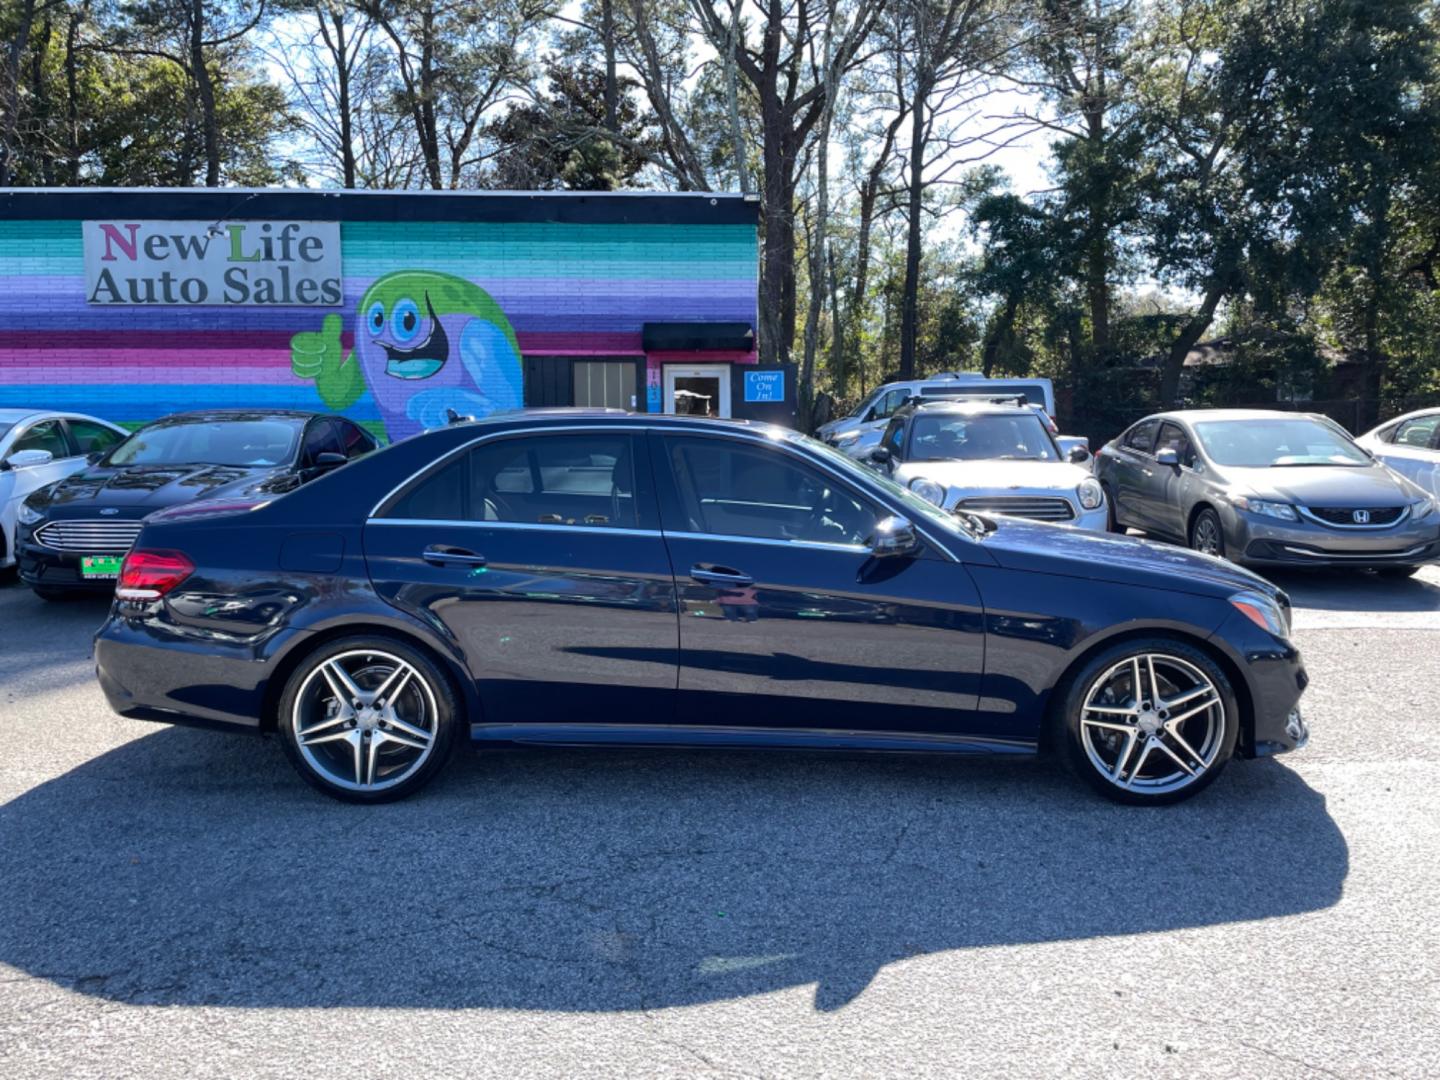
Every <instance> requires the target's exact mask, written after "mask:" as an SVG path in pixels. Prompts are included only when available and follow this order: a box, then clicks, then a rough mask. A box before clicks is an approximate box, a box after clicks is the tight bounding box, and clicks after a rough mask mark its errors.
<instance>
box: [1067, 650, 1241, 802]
mask: <svg viewBox="0 0 1440 1080" xmlns="http://www.w3.org/2000/svg"><path fill="white" fill-rule="evenodd" d="M1145 657H1151V658H1153V659H1154V660H1155V661H1156V670H1157V677H1158V680H1159V681H1160V682H1161V684H1162V691H1163V690H1164V689H1165V688H1166V685H1167V684H1168V685H1173V686H1174V687H1175V691H1176V692H1175V693H1172V694H1163V693H1162V698H1163V697H1179V696H1182V695H1183V694H1184V693H1186V692H1189V691H1190V690H1192V689H1194V687H1182V686H1180V684H1179V683H1177V682H1173V680H1172V675H1177V674H1178V673H1184V672H1186V671H1194V672H1196V673H1198V674H1199V675H1200V676H1203V678H1204V679H1206V680H1208V682H1209V685H1210V687H1211V688H1212V689H1213V703H1212V705H1211V706H1210V708H1208V709H1204V708H1203V706H1204V702H1205V700H1206V697H1208V696H1210V695H1206V696H1205V697H1200V698H1198V699H1194V700H1198V701H1199V702H1200V705H1199V706H1195V705H1192V704H1191V703H1189V702H1187V703H1185V705H1184V706H1183V707H1184V708H1185V709H1186V710H1187V711H1189V710H1191V709H1194V708H1201V709H1202V710H1203V711H1201V712H1200V713H1198V714H1197V716H1195V717H1191V718H1190V719H1188V720H1185V719H1182V720H1180V721H1179V722H1178V723H1177V730H1178V731H1179V739H1180V740H1181V741H1176V739H1175V736H1174V734H1173V733H1172V732H1170V730H1169V725H1168V723H1165V724H1163V725H1162V726H1161V728H1160V729H1159V732H1160V742H1162V743H1164V744H1165V745H1168V747H1169V750H1168V751H1167V750H1164V749H1162V748H1158V747H1151V746H1150V745H1149V742H1148V741H1147V742H1146V743H1145V744H1143V746H1142V744H1141V743H1140V742H1139V738H1140V737H1145V738H1146V739H1147V740H1148V739H1149V738H1150V737H1151V736H1153V735H1154V734H1155V733H1154V732H1147V731H1146V730H1145V729H1144V728H1142V727H1141V726H1140V723H1141V718H1139V717H1137V718H1136V721H1135V725H1134V730H1135V736H1136V738H1135V740H1134V741H1133V742H1129V743H1128V745H1127V740H1128V738H1129V737H1128V736H1127V735H1124V734H1121V733H1120V732H1118V731H1112V730H1111V728H1110V727H1108V726H1107V727H1103V728H1102V727H1098V726H1096V725H1098V724H1102V723H1104V724H1109V722H1110V720H1114V721H1115V726H1117V727H1118V726H1126V724H1127V721H1126V719H1125V718H1124V717H1109V714H1107V713H1097V712H1094V711H1088V710H1087V709H1086V708H1085V706H1086V703H1087V702H1088V701H1090V699H1091V695H1092V693H1093V692H1096V691H1098V690H1100V689H1101V684H1102V683H1103V682H1104V681H1105V680H1106V679H1107V677H1111V678H1112V682H1113V678H1114V677H1113V676H1112V673H1113V672H1115V671H1116V670H1117V668H1122V667H1124V666H1125V665H1127V662H1132V661H1134V660H1135V659H1137V658H1139V659H1140V663H1141V665H1142V666H1141V677H1142V684H1143V681H1144V680H1145V679H1147V678H1148V668H1147V667H1146V666H1145V660H1144V659H1143V658H1145ZM1170 663H1173V665H1174V667H1173V668H1172V667H1169V666H1167V664H1170ZM1119 679H1120V680H1121V681H1122V682H1123V680H1124V675H1123V673H1122V674H1121V675H1120V676H1119ZM1196 685H1198V682H1197V684H1196ZM1141 692H1142V693H1145V689H1144V687H1143V685H1142V690H1141ZM1151 696H1153V695H1151ZM1054 700H1055V704H1054V706H1053V708H1052V712H1051V718H1050V721H1051V731H1050V733H1051V748H1052V750H1053V751H1054V752H1055V754H1056V755H1057V756H1058V757H1059V758H1060V759H1061V760H1062V761H1063V762H1064V764H1065V765H1066V767H1067V768H1068V769H1069V770H1070V771H1071V772H1073V773H1075V774H1077V775H1078V776H1080V777H1082V778H1083V779H1084V780H1085V782H1086V783H1088V784H1089V785H1090V786H1091V787H1093V788H1094V789H1095V790H1096V791H1098V792H1099V793H1100V794H1102V795H1104V796H1105V797H1106V798H1109V799H1113V800H1114V801H1116V802H1120V803H1127V804H1129V805H1132V806H1163V805H1168V804H1170V803H1177V802H1181V801H1183V800H1185V799H1188V798H1190V797H1192V796H1194V795H1197V794H1199V793H1200V792H1201V791H1204V790H1205V788H1207V787H1209V786H1210V785H1211V784H1212V783H1214V782H1215V778H1216V777H1217V776H1219V775H1220V772H1221V771H1222V770H1223V769H1224V767H1225V765H1226V763H1227V762H1228V761H1229V760H1230V758H1231V757H1232V756H1233V755H1234V753H1235V745H1236V742H1237V741H1238V739H1239V734H1240V710H1239V706H1238V704H1237V702H1236V699H1235V692H1234V689H1233V687H1232V686H1231V685H1230V680H1229V679H1228V678H1226V676H1225V672H1224V671H1223V670H1222V669H1221V668H1220V666H1219V665H1218V664H1217V663H1216V662H1215V661H1214V660H1213V659H1212V658H1211V657H1210V655H1209V654H1208V653H1206V652H1203V651H1202V650H1201V649H1199V648H1197V647H1195V646H1194V645H1192V644H1190V643H1188V642H1185V641H1182V640H1180V639H1178V638H1171V637H1152V638H1139V639H1134V640H1130V641H1124V642H1120V643H1119V644H1116V645H1113V646H1111V647H1109V648H1106V649H1102V650H1101V651H1100V652H1098V653H1096V654H1095V655H1094V656H1092V657H1090V658H1089V659H1088V660H1086V661H1085V662H1084V663H1083V664H1081V665H1080V666H1079V667H1077V668H1076V669H1075V670H1074V671H1072V672H1070V673H1069V674H1068V675H1067V676H1066V678H1065V680H1064V681H1063V682H1062V684H1061V685H1060V686H1059V687H1057V688H1056V692H1055V699H1054ZM1141 703H1142V704H1143V702H1141ZM1124 704H1125V702H1124V701H1123V700H1120V701H1118V702H1117V706H1119V707H1123V706H1124ZM1151 704H1152V705H1156V706H1158V705H1159V704H1160V702H1159V701H1157V702H1152V703H1151ZM1098 707H1100V708H1108V707H1109V706H1098ZM1217 707H1218V715H1217V713H1216V711H1215V710H1216V708H1217ZM1117 711H1118V708H1117ZM1162 711H1163V710H1162ZM1087 716H1088V717H1089V719H1088V720H1086V719H1085V718H1086V717H1087ZM1107 717H1108V719H1107ZM1082 720H1084V723H1082ZM1167 720H1168V717H1167ZM1196 720H1198V721H1199V722H1198V723H1196V722H1195V721H1196ZM1144 722H1145V723H1151V722H1158V718H1157V717H1156V716H1155V715H1154V713H1150V714H1147V715H1146V717H1145V718H1144ZM1202 736H1203V737H1202ZM1137 747H1138V748H1139V751H1138V752H1137ZM1196 747H1198V750H1197V749H1196ZM1107 748H1108V749H1109V750H1110V752H1111V754H1112V755H1113V758H1114V759H1115V760H1114V761H1110V760H1107V755H1106V751H1107ZM1121 749H1124V750H1125V752H1126V754H1127V756H1126V758H1125V759H1124V761H1123V762H1121V761H1119V757H1120V750H1121ZM1191 751H1194V753H1193V754H1192V753H1191ZM1152 755H1156V756H1154V761H1155V763H1156V764H1155V765H1154V766H1150V762H1151V756H1152ZM1171 755H1178V756H1179V757H1180V758H1182V759H1185V760H1186V761H1188V764H1187V765H1175V764H1172V761H1173V758H1172V757H1171ZM1202 763H1203V767H1200V766H1202ZM1107 764H1109V765H1112V766H1113V767H1117V768H1118V770H1119V772H1120V777H1119V778H1118V779H1117V777H1116V775H1115V774H1114V773H1113V772H1105V771H1102V769H1103V766H1105V765H1107ZM1127 766H1128V769H1129V781H1130V783H1128V784H1127V783H1125V777H1126V770H1127ZM1147 766H1150V767H1149V768H1147ZM1165 769H1169V770H1171V773H1172V774H1173V776H1172V778H1171V780H1170V782H1169V783H1168V784H1167V783H1165V782H1164V781H1165V775H1166V774H1165V773H1164V772H1163V770H1165ZM1182 769H1183V770H1186V771H1189V772H1193V773H1194V774H1195V775H1193V776H1187V775H1186V773H1185V771H1181V770H1182ZM1151 774H1159V775H1151ZM1136 784H1138V785H1139V786H1134V785H1136Z"/></svg>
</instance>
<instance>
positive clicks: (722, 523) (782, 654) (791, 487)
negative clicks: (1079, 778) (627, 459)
mask: <svg viewBox="0 0 1440 1080" xmlns="http://www.w3.org/2000/svg"><path fill="white" fill-rule="evenodd" d="M651 440H652V447H653V452H654V459H655V466H656V482H657V484H658V486H659V493H660V500H661V520H662V527H663V529H664V533H665V542H666V545H667V546H668V547H669V550H670V561H671V563H672V565H673V566H674V567H675V574H676V586H677V593H678V596H679V601H680V681H679V686H680V691H681V694H680V708H681V710H682V714H683V715H684V716H685V717H686V718H687V719H688V720H691V721H692V722H697V723H705V724H712V725H727V726H734V727H746V728H759V729H769V730H772V731H778V730H782V729H809V730H811V731H814V730H816V729H824V730H829V731H855V732H869V733H872V734H873V733H876V732H884V733H887V734H892V735H893V734H897V733H920V732H923V733H926V734H931V735H935V734H943V735H952V736H974V735H982V736H986V735H990V736H993V735H1003V734H1005V732H1004V731H1003V728H1004V724H1003V722H1000V723H999V724H998V728H995V729H991V730H982V728H981V727H980V726H979V721H978V718H977V712H976V708H977V700H978V694H979V680H980V676H981V672H982V668H983V663H984V639H983V624H982V612H981V606H980V598H979V594H978V592H977V590H976V588H975V585H974V582H973V581H972V580H971V578H970V575H969V573H968V572H967V571H966V569H965V567H964V565H963V564H961V563H959V562H955V561H953V560H951V559H950V558H949V557H948V556H946V555H945V554H944V553H942V552H940V551H938V550H937V549H934V548H933V547H932V548H928V549H925V550H923V551H922V553H920V554H919V555H918V556H917V557H908V556H906V557H890V558H885V559H879V558H875V557H874V556H872V555H871V554H870V552H869V550H868V548H867V546H866V545H865V540H866V539H867V537H869V536H870V535H871V534H872V532H873V530H874V527H875V525H876V523H877V521H879V520H880V519H882V518H884V517H885V516H887V515H888V514H889V511H888V510H887V509H886V508H885V507H884V506H882V505H881V504H880V502H879V501H878V500H876V499H875V497H874V493H873V492H870V493H867V492H865V491H863V490H857V489H856V487H855V486H853V485H852V484H851V483H850V482H848V481H846V480H844V479H842V478H840V477H838V476H837V475H835V474H834V473H832V472H831V471H829V470H828V469H826V468H824V467H822V466H820V465H819V464H817V463H816V462H814V461H812V460H810V459H809V458H807V457H804V456H802V455H801V454H799V453H798V452H796V451H794V450H792V449H791V448H789V447H788V446H786V445H784V444H781V443H777V442H775V441H772V440H760V439H745V438H740V437H730V436H721V435H702V434H693V435H692V434H685V435H679V434H675V435H668V434H667V435H660V434H655V435H652V436H651Z"/></svg>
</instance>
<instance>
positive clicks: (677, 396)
mask: <svg viewBox="0 0 1440 1080" xmlns="http://www.w3.org/2000/svg"><path fill="white" fill-rule="evenodd" d="M665 411H666V412H667V413H678V414H679V415H681V416H720V417H728V416H729V415H730V365H729V364H690V365H681V364H666V365H665Z"/></svg>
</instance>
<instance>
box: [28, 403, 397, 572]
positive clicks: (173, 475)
mask: <svg viewBox="0 0 1440 1080" xmlns="http://www.w3.org/2000/svg"><path fill="white" fill-rule="evenodd" d="M375 447H376V441H375V439H374V438H373V437H372V436H371V435H370V434H369V433H367V432H366V431H365V430H364V429H363V428H361V427H360V426H359V425H357V424H355V423H353V422H352V421H350V420H347V419H345V418H344V417H342V416H330V415H326V414H319V413H306V412H290V411H281V410H267V411H257V410H251V409H234V410H216V411H211V412H195V413H181V414H178V415H175V416H168V417H166V418H165V419H163V420H157V421H156V422H155V423H153V424H150V425H148V426H146V427H143V428H141V429H140V430H139V431H137V432H135V433H134V434H133V435H131V436H130V437H129V438H128V439H126V440H125V441H124V442H122V443H121V444H120V445H119V446H116V447H114V448H113V449H111V450H109V451H108V452H105V453H100V454H96V455H93V459H92V461H91V463H90V464H89V466H88V467H86V468H85V469H83V470H81V471H80V472H77V473H74V474H72V475H70V476H68V477H66V478H65V479H64V480H61V481H59V482H57V483H54V484H51V485H50V486H48V487H45V488H42V489H40V490H39V491H37V492H35V493H34V494H33V495H31V496H30V497H29V498H28V499H26V500H25V502H24V504H23V505H22V506H21V508H20V511H19V514H18V528H17V534H16V554H17V556H18V561H19V567H20V577H21V579H22V580H23V581H24V582H25V583H26V584H28V585H29V586H30V587H31V588H33V589H34V590H35V592H36V593H37V594H38V595H39V596H42V597H44V598H45V599H47V600H53V599H59V598H62V597H66V596H70V595H73V594H76V593H86V592H89V593H99V592H104V593H108V592H111V591H112V590H113V589H114V588H115V579H116V577H117V576H118V575H119V573H120V562H121V560H122V559H123V558H124V556H125V553H126V552H127V551H129V550H130V546H131V544H133V543H134V541H135V537H136V536H137V535H138V534H139V532H140V522H141V519H142V518H144V517H145V516H146V515H147V514H150V513H153V512H154V511H156V510H159V509H162V508H165V507H171V506H175V505H176V504H179V503H193V502H198V501H200V500H202V499H218V498H240V499H247V500H255V499H266V498H273V497H276V496H279V495H283V494H285V493H286V492H287V491H293V490H294V489H295V488H297V487H299V486H300V485H301V484H304V483H306V482H307V481H310V480H314V479H315V478H316V477H319V476H323V475H324V474H325V473H327V472H329V471H331V470H332V469H334V468H336V467H337V466H340V465H344V464H345V463H346V462H348V461H350V460H352V459H354V458H357V457H360V456H361V455H363V454H367V453H369V452H370V451H371V450H374V449H375Z"/></svg>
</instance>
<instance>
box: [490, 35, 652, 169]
mask: <svg viewBox="0 0 1440 1080" xmlns="http://www.w3.org/2000/svg"><path fill="white" fill-rule="evenodd" d="M548 74H549V80H550V85H549V93H548V94H546V95H543V96H540V97H538V98H536V100H535V101H533V102H529V103H525V104H518V103H517V104H513V105H511V106H510V108H509V109H508V110H507V111H506V112H505V114H504V115H503V116H501V117H500V118H499V119H497V120H495V121H493V122H491V123H489V124H487V125H486V127H485V137H486V138H487V139H489V140H490V141H492V142H494V143H495V144H496V145H497V146H498V147H500V150H499V151H498V153H497V154H496V156H495V158H494V159H493V160H492V162H491V163H490V169H489V174H488V177H487V179H488V181H489V182H490V183H491V185H492V186H495V187H499V188H510V189H517V190H523V189H529V188H535V189H541V190H544V189H555V188H569V189H575V190H583V191H613V190H615V189H617V188H621V187H628V186H631V185H632V183H633V182H634V180H635V177H636V176H637V175H638V174H639V173H640V171H641V170H642V169H643V168H644V167H645V165H646V164H647V162H648V160H649V158H648V156H646V155H645V154H644V153H643V152H642V150H643V148H648V147H652V146H653V141H654V135H653V131H652V128H651V125H650V123H649V118H648V117H645V116H642V115H641V113H640V108H639V106H638V105H637V104H636V103H635V100H634V99H633V98H632V97H631V95H630V93H629V91H630V90H631V89H632V88H633V87H634V86H635V84H634V83H633V82H632V81H630V80H620V82H619V84H618V87H617V89H618V90H619V91H620V97H619V98H618V100H616V101H615V102H611V101H610V100H609V99H608V94H609V78H608V75H607V74H606V73H605V72H604V71H603V70H602V71H596V70H593V69H589V68H584V67H578V68H577V67H575V66H572V65H571V64H568V63H564V62H554V63H551V64H550V65H549V68H548ZM612 109H613V116H612V115H611V113H612ZM612 121H613V123H612ZM607 135H618V136H621V139H619V140H617V139H614V138H607V137H606V136H607Z"/></svg>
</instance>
